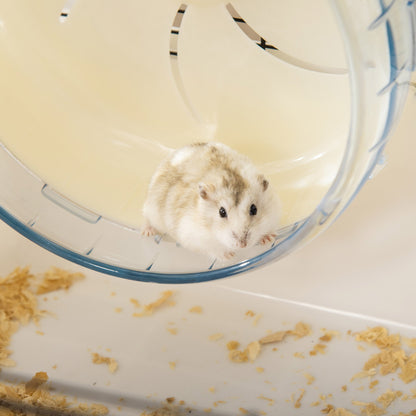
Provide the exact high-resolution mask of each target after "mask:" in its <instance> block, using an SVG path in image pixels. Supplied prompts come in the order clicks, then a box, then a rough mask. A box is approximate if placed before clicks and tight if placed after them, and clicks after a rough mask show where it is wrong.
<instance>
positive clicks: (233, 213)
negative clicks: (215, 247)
mask: <svg viewBox="0 0 416 416" xmlns="http://www.w3.org/2000/svg"><path fill="white" fill-rule="evenodd" d="M199 198H200V201H199V213H200V215H201V219H202V221H203V224H204V225H205V226H206V227H207V229H209V230H210V231H211V232H212V233H213V237H215V238H216V239H217V240H218V241H219V242H220V243H221V244H223V245H224V246H225V247H227V249H229V250H231V251H236V250H239V249H242V248H246V247H253V246H254V245H256V244H257V243H258V242H259V241H260V240H261V239H262V238H263V237H264V236H266V235H270V234H274V233H276V231H277V228H278V223H279V208H278V203H277V198H276V196H275V195H274V192H273V190H272V189H271V187H270V186H269V182H268V181H267V180H266V179H265V178H264V176H263V175H260V174H256V175H255V176H254V177H253V178H251V179H250V180H247V179H244V180H243V181H241V182H240V183H236V182H235V181H234V182H232V181H230V180H227V179H226V178H225V177H223V178H222V179H221V180H220V181H217V183H200V184H199Z"/></svg>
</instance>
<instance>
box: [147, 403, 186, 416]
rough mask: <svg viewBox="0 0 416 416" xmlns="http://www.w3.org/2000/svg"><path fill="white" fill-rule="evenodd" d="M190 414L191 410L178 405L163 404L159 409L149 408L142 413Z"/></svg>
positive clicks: (170, 415)
mask: <svg viewBox="0 0 416 416" xmlns="http://www.w3.org/2000/svg"><path fill="white" fill-rule="evenodd" d="M188 414H189V410H184V409H181V408H180V407H178V406H169V405H166V406H163V407H160V408H159V409H154V410H149V411H145V412H142V413H140V416H185V415H188Z"/></svg>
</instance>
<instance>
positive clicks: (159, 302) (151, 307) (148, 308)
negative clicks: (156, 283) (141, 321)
mask: <svg viewBox="0 0 416 416" xmlns="http://www.w3.org/2000/svg"><path fill="white" fill-rule="evenodd" d="M172 295H173V291H172V290H165V291H164V292H162V295H161V296H160V297H159V298H158V299H156V300H155V301H154V302H151V303H148V304H147V305H144V306H143V312H141V313H134V314H133V316H135V317H142V316H150V315H153V313H154V312H155V310H156V309H158V308H160V307H161V306H163V305H164V304H165V303H168V300H169V298H171V296H172Z"/></svg>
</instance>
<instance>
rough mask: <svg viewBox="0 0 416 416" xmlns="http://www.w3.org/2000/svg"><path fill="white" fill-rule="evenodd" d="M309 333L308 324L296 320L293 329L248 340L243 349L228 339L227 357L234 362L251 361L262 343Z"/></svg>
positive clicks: (275, 341)
mask: <svg viewBox="0 0 416 416" xmlns="http://www.w3.org/2000/svg"><path fill="white" fill-rule="evenodd" d="M310 333H311V329H310V327H309V325H307V324H305V323H303V322H298V323H297V324H296V325H295V328H294V329H293V330H287V331H278V332H274V333H272V334H268V335H266V336H264V337H262V338H260V339H259V340H258V341H253V342H250V343H249V344H248V345H247V347H246V348H245V349H244V350H238V349H237V348H238V347H239V345H240V344H239V343H238V342H237V341H230V342H228V343H227V348H228V350H229V351H230V352H229V354H228V357H229V359H230V360H231V361H233V362H235V363H245V362H248V361H251V362H253V361H254V360H255V359H256V358H257V357H258V356H259V354H260V352H261V348H262V346H263V345H267V344H275V343H278V342H281V341H283V340H284V339H285V338H286V337H287V336H289V335H292V336H294V337H295V338H296V339H300V338H303V337H305V336H307V335H309V334H310Z"/></svg>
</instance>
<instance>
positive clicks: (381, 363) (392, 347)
mask: <svg viewBox="0 0 416 416" xmlns="http://www.w3.org/2000/svg"><path fill="white" fill-rule="evenodd" d="M355 339H356V340H357V341H363V342H366V343H368V344H371V345H375V346H377V347H378V348H379V349H380V352H379V353H377V354H373V355H372V356H371V357H370V359H369V360H368V361H367V362H366V363H365V364H364V367H363V369H364V370H371V369H378V372H379V374H381V375H383V376H385V375H387V374H391V373H395V372H396V371H397V370H398V369H401V372H400V374H399V377H400V378H401V379H402V380H403V382H404V383H410V382H412V381H413V380H415V379H416V353H413V354H412V355H410V356H408V355H406V352H405V351H404V350H403V349H402V348H401V347H402V344H401V337H400V335H399V334H393V335H390V334H389V332H388V330H387V328H384V327H381V326H376V327H374V328H368V329H367V330H365V331H362V332H359V333H358V334H356V335H355Z"/></svg>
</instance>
